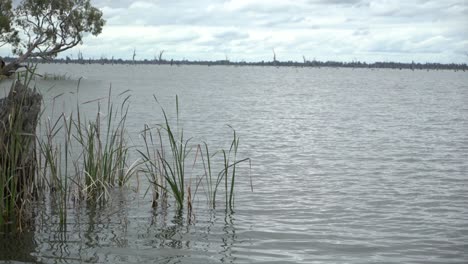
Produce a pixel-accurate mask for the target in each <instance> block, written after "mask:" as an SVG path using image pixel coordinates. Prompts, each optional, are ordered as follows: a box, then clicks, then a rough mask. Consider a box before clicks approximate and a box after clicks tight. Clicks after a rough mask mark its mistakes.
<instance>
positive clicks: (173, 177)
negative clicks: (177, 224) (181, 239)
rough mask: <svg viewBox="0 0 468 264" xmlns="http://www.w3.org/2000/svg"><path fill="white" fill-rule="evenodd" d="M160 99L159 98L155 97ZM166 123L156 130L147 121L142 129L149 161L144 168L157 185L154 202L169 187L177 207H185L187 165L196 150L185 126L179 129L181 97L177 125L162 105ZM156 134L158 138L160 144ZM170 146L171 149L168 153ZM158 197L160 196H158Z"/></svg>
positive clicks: (144, 158) (145, 156) (146, 156)
mask: <svg viewBox="0 0 468 264" xmlns="http://www.w3.org/2000/svg"><path fill="white" fill-rule="evenodd" d="M155 100H156V101H157V99H156V98H155ZM161 111H162V114H163V117H164V124H161V125H158V127H157V128H156V130H155V134H154V135H153V132H152V131H151V129H150V128H149V127H148V126H147V125H146V126H145V129H144V131H143V133H142V135H143V140H144V143H145V150H144V151H141V150H138V152H139V153H140V155H141V156H142V159H143V162H144V163H145V164H146V169H145V170H144V172H145V173H146V174H147V175H149V180H150V182H151V184H152V185H153V193H154V195H153V204H157V199H158V198H159V193H160V191H161V190H162V191H163V192H165V193H166V192H167V191H169V192H170V193H171V194H172V196H173V197H174V198H175V201H176V204H177V208H178V209H179V210H182V208H183V207H184V202H185V192H186V190H185V181H186V174H185V169H186V168H185V166H186V160H187V157H188V156H189V154H190V153H191V151H192V148H191V147H190V146H189V142H190V139H185V138H184V131H183V129H179V125H178V124H179V99H178V97H176V112H177V117H176V118H177V119H176V120H177V127H176V129H173V126H172V125H171V123H170V122H169V119H168V117H167V114H166V111H165V110H164V109H163V108H162V107H161ZM153 138H157V139H158V142H157V143H159V145H157V144H155V141H154V140H153ZM166 148H168V149H169V150H168V151H167V153H166ZM155 199H156V200H155Z"/></svg>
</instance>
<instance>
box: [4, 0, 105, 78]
mask: <svg viewBox="0 0 468 264" xmlns="http://www.w3.org/2000/svg"><path fill="white" fill-rule="evenodd" d="M102 15H103V14H102V12H101V11H100V10H99V9H97V8H96V7H93V6H92V5H91V3H90V0H40V1H38V0H22V1H21V2H20V3H19V4H18V5H17V6H13V5H12V3H11V0H0V46H2V45H5V44H9V45H11V47H12V52H13V54H15V55H18V56H19V57H18V58H17V59H16V60H15V61H13V62H12V63H10V64H9V66H8V65H7V67H6V70H4V72H5V71H6V72H8V71H15V70H16V69H17V68H18V67H19V64H20V63H22V62H24V61H25V60H26V59H28V58H43V59H52V58H54V57H56V56H57V54H58V53H60V52H63V51H66V50H68V49H70V48H73V47H75V46H77V45H78V44H81V43H82V40H83V36H84V34H86V33H91V34H92V35H94V36H97V35H99V34H100V33H101V32H102V28H103V26H104V24H105V21H104V19H103V18H102Z"/></svg>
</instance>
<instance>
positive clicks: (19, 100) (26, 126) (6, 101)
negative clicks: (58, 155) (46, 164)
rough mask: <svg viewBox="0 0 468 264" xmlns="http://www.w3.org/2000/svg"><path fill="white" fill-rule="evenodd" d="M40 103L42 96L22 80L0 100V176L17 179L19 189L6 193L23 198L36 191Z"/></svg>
mask: <svg viewBox="0 0 468 264" xmlns="http://www.w3.org/2000/svg"><path fill="white" fill-rule="evenodd" d="M41 103H42V96H41V95H40V94H39V93H38V92H37V91H36V90H35V89H34V90H32V89H30V88H28V87H26V86H25V85H23V84H22V83H21V82H19V81H17V82H15V83H14V84H13V85H12V87H11V90H10V92H9V94H8V96H7V97H6V98H2V99H0V177H5V176H9V177H11V178H14V179H15V181H16V183H15V184H14V185H15V186H16V190H11V188H10V189H9V190H7V191H8V192H12V191H15V192H16V193H17V194H20V196H23V194H31V193H32V191H33V189H32V188H33V186H32V181H33V180H34V174H35V171H36V156H35V155H36V154H35V153H36V152H35V151H36V149H35V147H36V144H35V142H36V126H37V122H38V118H39V113H40V111H41ZM23 198H24V196H23ZM23 198H21V199H23ZM17 202H18V201H17Z"/></svg>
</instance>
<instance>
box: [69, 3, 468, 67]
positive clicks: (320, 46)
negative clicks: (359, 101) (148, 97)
mask: <svg viewBox="0 0 468 264" xmlns="http://www.w3.org/2000/svg"><path fill="white" fill-rule="evenodd" d="M92 3H93V4H94V5H95V6H97V7H98V8H100V9H101V10H102V11H103V12H104V16H105V19H106V20H107V24H106V26H105V28H104V30H103V33H102V34H101V35H100V36H99V37H86V38H85V40H84V45H82V46H80V47H79V48H78V49H80V50H81V51H82V52H83V53H84V56H85V57H88V56H89V57H94V58H100V57H107V58H111V57H112V56H114V57H115V58H119V57H121V58H126V59H128V58H131V57H132V53H133V49H134V48H135V49H136V54H137V56H136V59H145V58H146V59H153V58H154V56H155V55H157V54H158V53H159V51H160V50H165V53H164V58H165V59H171V58H174V59H183V58H186V59H190V60H202V59H207V60H221V59H224V58H225V57H226V56H227V57H228V58H229V59H230V60H231V61H242V60H245V61H261V60H265V61H271V60H272V58H273V55H272V49H274V50H275V51H276V54H277V59H278V60H281V61H287V60H294V61H302V56H303V55H304V56H305V57H306V58H307V59H310V60H312V59H314V58H315V59H317V60H340V61H352V60H361V61H368V62H374V61H402V62H411V61H412V60H414V61H418V62H428V61H429V62H444V63H448V62H456V63H468V1H467V0H407V1H404V0H401V1H398V0H375V1H374V0H196V1H195V0H141V1H130V0H118V1H115V0H93V1H92ZM78 49H74V50H73V51H72V54H74V57H75V58H76V54H77V52H78Z"/></svg>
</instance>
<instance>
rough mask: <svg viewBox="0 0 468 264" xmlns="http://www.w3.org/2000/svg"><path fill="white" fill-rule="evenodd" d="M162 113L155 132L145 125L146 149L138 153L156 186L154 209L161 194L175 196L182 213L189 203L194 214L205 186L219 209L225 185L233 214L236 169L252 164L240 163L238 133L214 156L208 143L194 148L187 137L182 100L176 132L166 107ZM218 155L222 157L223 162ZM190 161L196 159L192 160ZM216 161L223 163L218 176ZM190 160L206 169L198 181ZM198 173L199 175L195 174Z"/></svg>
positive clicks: (144, 138)
mask: <svg viewBox="0 0 468 264" xmlns="http://www.w3.org/2000/svg"><path fill="white" fill-rule="evenodd" d="M156 101H157V100H156ZM161 112H162V115H163V120H164V123H163V124H161V125H159V126H157V127H156V128H153V129H152V128H150V127H149V126H148V125H145V127H144V130H143V131H142V133H141V135H142V138H143V143H144V144H143V145H144V150H138V152H139V153H140V155H141V157H142V160H143V163H144V164H145V168H144V169H142V171H143V172H144V173H145V174H146V175H147V176H148V179H149V181H150V183H151V185H152V189H153V206H156V205H157V204H158V200H159V198H160V194H161V193H164V194H167V193H170V194H171V195H172V196H173V197H174V200H175V203H176V205H177V208H178V209H179V210H182V209H183V208H184V205H185V204H187V211H188V213H189V214H191V212H192V204H193V201H194V200H195V196H196V194H197V191H198V189H199V187H200V185H201V184H202V183H204V184H205V186H203V187H205V190H206V196H207V201H208V204H209V206H210V208H213V209H215V207H216V200H217V193H218V189H219V188H220V186H221V184H222V183H224V184H223V186H224V194H225V197H224V198H225V205H226V210H227V209H230V210H231V211H232V209H233V207H234V194H235V183H236V175H237V171H236V167H237V166H238V165H239V164H240V163H244V162H249V164H250V159H249V158H245V159H241V160H237V153H238V147H239V142H240V139H239V137H238V136H237V133H236V131H235V130H234V129H233V139H232V141H231V144H230V147H229V149H228V150H221V151H218V152H215V153H214V154H211V153H210V150H209V147H208V143H206V142H203V144H192V145H191V143H192V140H191V139H186V138H184V129H183V128H181V127H180V125H179V100H178V97H177V96H176V113H177V116H176V121H177V127H176V128H175V129H174V127H173V125H172V124H171V123H170V122H169V119H168V117H167V114H166V111H165V110H164V109H163V108H162V107H161ZM194 150H196V151H194ZM194 152H195V153H194ZM217 155H222V157H221V159H219V158H218V157H217ZM198 157H200V158H198ZM189 158H193V160H189ZM213 160H217V161H218V160H221V161H222V164H221V169H220V170H219V172H218V173H214V172H213V167H214V166H213ZM190 161H191V163H192V164H193V165H192V171H193V170H194V168H196V167H197V166H196V164H197V163H198V162H201V167H202V168H203V169H202V171H201V173H200V174H199V175H201V177H196V178H194V177H193V173H192V174H191V175H192V177H188V176H187V173H186V166H187V164H189V162H190ZM195 174H197V173H196V172H195ZM193 185H194V186H193ZM192 190H193V192H192Z"/></svg>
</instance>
